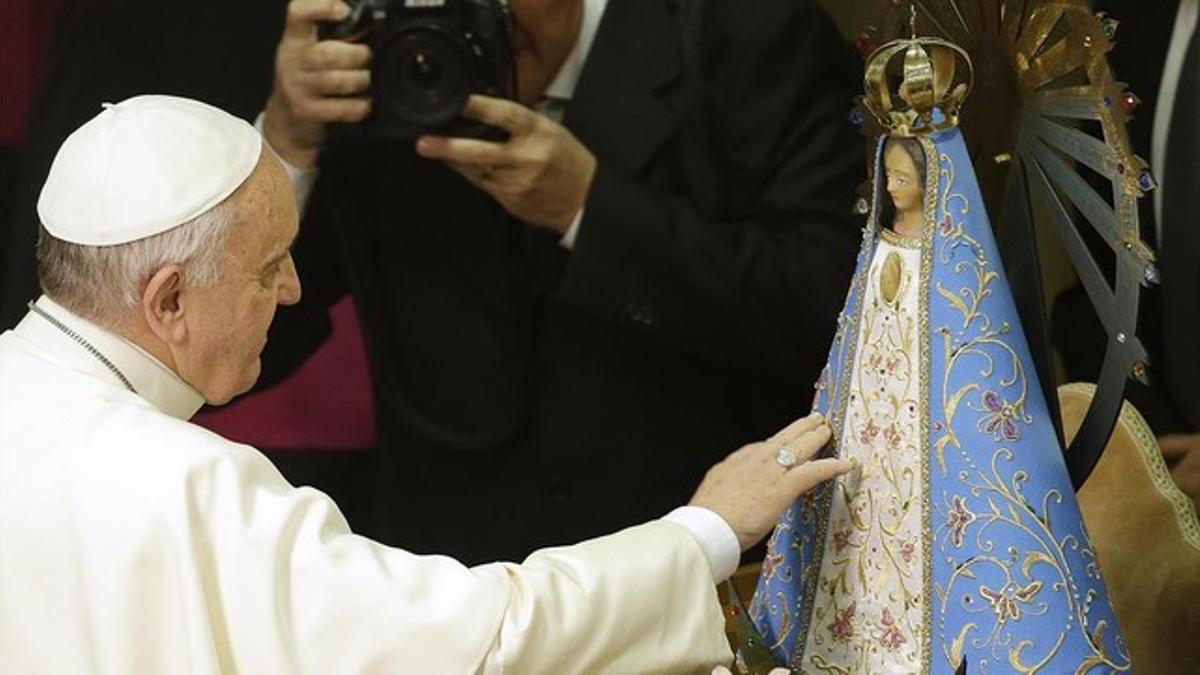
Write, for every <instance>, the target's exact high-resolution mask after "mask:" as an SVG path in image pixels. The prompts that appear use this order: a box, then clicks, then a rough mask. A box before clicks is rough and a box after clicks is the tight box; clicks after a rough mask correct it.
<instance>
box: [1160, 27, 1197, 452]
mask: <svg viewBox="0 0 1200 675" xmlns="http://www.w3.org/2000/svg"><path fill="white" fill-rule="evenodd" d="M1198 34H1200V31H1193V32H1192V36H1191V38H1190V39H1189V41H1188V47H1187V50H1186V52H1185V53H1184V58H1183V67H1182V68H1181V70H1180V74H1179V85H1178V88H1177V89H1176V94H1175V106H1174V109H1173V110H1172V112H1171V122H1170V127H1169V131H1168V132H1167V151H1166V161H1165V163H1164V165H1163V195H1162V241H1160V242H1159V261H1160V265H1161V271H1162V298H1163V302H1162V309H1163V369H1162V371H1161V372H1162V373H1163V375H1164V376H1165V379H1166V383H1167V387H1168V389H1169V390H1170V392H1171V397H1172V398H1173V399H1174V400H1175V402H1176V403H1177V404H1178V405H1179V407H1180V409H1181V410H1182V412H1183V414H1184V416H1185V417H1186V418H1187V421H1188V424H1189V426H1191V428H1192V430H1193V431H1200V39H1197V35H1198Z"/></svg>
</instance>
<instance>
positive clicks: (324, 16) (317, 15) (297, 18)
mask: <svg viewBox="0 0 1200 675" xmlns="http://www.w3.org/2000/svg"><path fill="white" fill-rule="evenodd" d="M347 16H350V7H349V6H348V5H346V3H344V2H342V1H341V0H292V1H291V2H289V3H288V6H287V21H286V23H285V24H284V27H283V37H284V39H289V38H293V39H303V40H308V39H312V37H313V25H314V24H315V23H316V22H318V21H341V20H342V19H345V18H346V17H347Z"/></svg>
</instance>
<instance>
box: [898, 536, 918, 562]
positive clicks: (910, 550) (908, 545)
mask: <svg viewBox="0 0 1200 675" xmlns="http://www.w3.org/2000/svg"><path fill="white" fill-rule="evenodd" d="M916 552H917V547H916V545H915V544H913V543H912V542H911V541H905V542H903V543H901V544H900V557H901V558H904V562H906V563H911V562H912V560H913V554H914V553H916Z"/></svg>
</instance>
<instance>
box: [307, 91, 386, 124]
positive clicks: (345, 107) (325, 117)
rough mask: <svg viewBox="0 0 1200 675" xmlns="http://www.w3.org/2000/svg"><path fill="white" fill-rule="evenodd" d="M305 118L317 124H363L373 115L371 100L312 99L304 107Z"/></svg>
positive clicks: (356, 97) (354, 98)
mask: <svg viewBox="0 0 1200 675" xmlns="http://www.w3.org/2000/svg"><path fill="white" fill-rule="evenodd" d="M302 112H303V113H304V116H305V117H307V118H308V119H309V121H316V122H361V121H363V120H364V119H366V118H367V115H370V114H371V99H370V98H368V97H366V96H354V97H345V98H332V97H329V98H320V99H310V100H308V101H306V102H305V103H304V105H303V110H302Z"/></svg>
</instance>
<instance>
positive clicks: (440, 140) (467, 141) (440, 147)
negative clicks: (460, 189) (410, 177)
mask: <svg viewBox="0 0 1200 675" xmlns="http://www.w3.org/2000/svg"><path fill="white" fill-rule="evenodd" d="M417 154H418V155H420V156H422V157H426V158H428V159H440V160H443V161H446V162H457V163H459V164H470V165H474V166H477V167H488V168H492V169H495V168H498V167H501V166H504V165H506V164H508V155H507V153H505V151H504V146H502V145H500V144H499V143H493V142H491V141H482V140H479V139H476V138H447V137H445V136H422V137H420V138H418V139H417Z"/></svg>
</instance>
